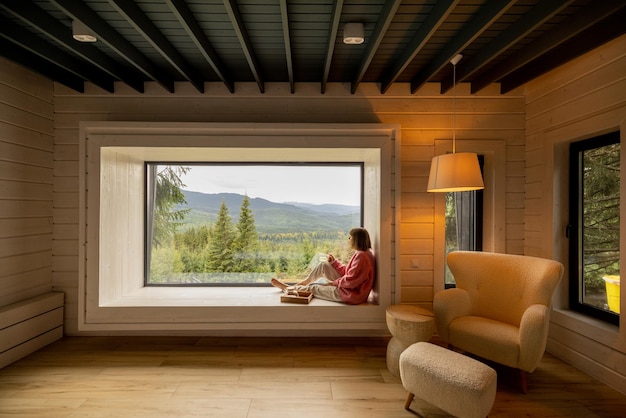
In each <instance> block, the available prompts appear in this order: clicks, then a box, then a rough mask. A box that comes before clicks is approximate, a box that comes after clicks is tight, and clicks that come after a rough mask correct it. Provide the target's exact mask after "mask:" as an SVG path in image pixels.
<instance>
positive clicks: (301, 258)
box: [145, 162, 363, 286]
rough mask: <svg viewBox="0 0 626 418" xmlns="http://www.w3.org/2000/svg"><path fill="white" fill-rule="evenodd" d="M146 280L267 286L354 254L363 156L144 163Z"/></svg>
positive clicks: (152, 282)
mask: <svg viewBox="0 0 626 418" xmlns="http://www.w3.org/2000/svg"><path fill="white" fill-rule="evenodd" d="M146 196H147V201H146V223H145V225H146V268H145V270H146V271H145V277H146V280H145V284H146V285H153V286H164V285H175V286H193V285H196V286H211V285H213V286H215V285H217V286H264V285H268V284H269V282H270V279H271V278H272V277H277V278H280V279H286V278H288V279H300V278H304V276H305V275H306V273H307V268H308V267H309V265H310V264H311V263H314V262H315V261H316V260H319V258H320V257H322V255H323V254H328V253H332V254H333V255H334V256H335V257H336V258H337V259H339V260H340V261H342V262H347V261H348V260H349V258H350V256H351V255H352V252H351V249H350V246H349V242H348V240H347V237H348V233H349V231H350V229H351V228H354V227H357V226H362V223H363V209H362V207H363V197H362V196H363V164H362V163H319V164H318V163H302V164H299V163H293V164H290V163H276V164H273V163H272V164H268V163H258V164H255V163H241V164H238V163H211V164H199V163H188V164H186V163H175V164H174V163H156V162H154V163H147V164H146Z"/></svg>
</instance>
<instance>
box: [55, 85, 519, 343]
mask: <svg viewBox="0 0 626 418" xmlns="http://www.w3.org/2000/svg"><path fill="white" fill-rule="evenodd" d="M56 87H57V88H56V90H55V180H54V182H55V198H54V199H55V212H54V216H55V235H54V266H55V269H54V283H55V287H58V288H60V289H63V290H64V291H65V292H66V332H68V333H70V334H76V333H77V329H76V326H77V325H76V324H77V322H76V321H77V319H76V311H77V302H78V301H77V286H78V284H77V266H78V260H77V258H76V254H75V253H74V251H75V250H76V249H77V248H78V241H77V238H78V233H77V225H76V223H75V220H76V219H77V217H78V212H77V211H78V189H77V184H78V177H77V175H78V161H77V156H78V129H79V123H80V122H81V121H169V122H180V121H188V122H273V123H280V122H302V123H311V122H320V123H333V122H341V123H394V124H400V125H401V126H402V151H401V152H402V185H401V187H402V224H401V236H400V240H401V256H400V259H399V260H397V262H400V263H401V270H402V271H401V282H402V283H401V291H402V302H406V303H415V304H420V305H423V306H426V307H430V306H431V305H432V296H433V245H434V244H433V240H434V228H433V225H434V223H433V215H434V213H433V211H434V203H433V202H434V200H433V195H432V194H429V193H426V191H425V189H426V183H427V176H428V170H429V166H430V160H431V158H432V157H433V153H434V140H435V139H450V138H451V136H452V134H451V126H452V96H451V94H450V93H448V94H447V95H446V96H441V95H440V94H439V85H438V84H432V85H427V86H425V87H424V88H423V89H422V90H420V91H419V92H418V93H417V94H415V95H411V94H410V92H409V86H408V85H398V86H395V87H394V89H395V90H394V89H392V90H391V91H390V92H388V93H386V94H385V95H380V93H379V91H378V89H377V86H374V85H367V84H365V85H363V86H362V88H361V89H360V90H359V91H358V92H357V93H356V94H354V95H353V94H350V91H349V86H347V85H341V84H334V85H330V86H329V88H328V89H327V92H326V94H324V95H321V94H320V93H319V86H318V85H316V84H310V85H309V84H302V85H300V84H298V85H296V93H295V94H291V93H290V92H289V90H288V86H286V85H277V84H274V85H273V84H271V83H268V86H267V88H266V93H265V94H260V93H259V92H258V89H257V87H256V85H255V84H254V83H251V84H249V85H248V84H242V85H237V91H236V93H235V94H230V93H228V92H227V91H225V89H224V88H223V87H221V86H220V85H219V84H215V85H214V84H208V85H207V89H206V92H205V94H200V93H197V92H196V91H195V90H194V89H193V88H192V87H190V86H189V85H187V84H185V83H181V84H177V86H176V93H175V94H170V93H167V92H165V91H164V90H162V89H161V88H160V87H159V86H158V85H155V84H148V85H147V87H146V92H145V93H144V94H139V93H136V92H135V91H133V90H132V89H130V88H128V87H127V86H125V85H122V84H120V85H116V92H115V94H109V93H105V92H102V91H100V90H98V89H97V88H96V87H94V86H91V85H88V86H87V90H86V93H85V94H79V93H76V92H74V91H71V90H69V89H66V88H63V87H62V86H56ZM457 138H458V140H463V139H504V140H506V144H507V149H506V155H507V167H506V176H507V187H510V190H508V191H507V198H506V208H505V209H504V210H505V211H506V217H507V228H506V243H507V244H506V245H507V251H508V252H512V253H521V252H522V251H523V241H524V237H523V204H524V198H523V196H524V190H523V176H524V161H523V160H524V99H523V97H522V96H520V95H519V93H517V94H516V93H511V94H509V95H506V96H500V95H499V89H498V88H497V86H493V88H490V89H486V90H485V91H484V92H482V93H481V94H480V95H475V96H471V95H470V94H469V86H466V85H461V86H459V87H457ZM414 259H416V260H418V263H417V265H418V267H417V268H415V267H413V262H412V260H414Z"/></svg>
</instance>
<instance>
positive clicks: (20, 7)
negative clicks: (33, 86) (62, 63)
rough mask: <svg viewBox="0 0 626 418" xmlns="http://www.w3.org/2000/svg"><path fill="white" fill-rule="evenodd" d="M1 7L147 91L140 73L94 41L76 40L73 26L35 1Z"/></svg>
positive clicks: (12, 0) (8, 0)
mask: <svg viewBox="0 0 626 418" xmlns="http://www.w3.org/2000/svg"><path fill="white" fill-rule="evenodd" d="M0 8H3V9H4V10H6V11H7V12H9V13H11V14H12V15H13V16H15V17H17V18H18V19H20V20H21V21H23V22H24V23H26V24H28V25H30V26H32V27H35V28H37V29H39V30H40V31H42V32H43V33H45V34H46V35H47V36H49V37H50V38H52V39H54V40H55V41H57V42H58V43H60V44H61V45H63V46H64V47H65V48H67V49H68V50H69V51H71V52H73V53H74V54H76V55H78V56H80V57H81V58H83V59H84V60H86V61H88V62H89V63H91V64H92V65H94V66H96V67H98V68H100V69H101V70H102V71H104V72H106V73H108V74H109V75H110V76H112V77H113V78H115V79H118V80H121V81H123V82H124V83H126V84H128V85H129V86H130V87H132V88H133V89H135V90H137V91H138V92H140V93H143V91H144V89H143V87H144V86H143V80H141V78H140V77H139V76H138V75H137V76H135V75H133V74H132V72H131V71H129V69H128V68H124V67H123V66H121V65H120V64H118V63H117V62H115V61H113V60H112V59H111V58H109V57H108V56H107V55H105V54H104V53H103V52H102V51H100V50H99V49H98V48H96V47H95V46H93V45H92V44H90V43H82V42H78V41H76V40H75V39H73V38H72V31H71V29H69V28H68V27H67V26H65V25H63V24H62V23H60V22H59V21H58V20H56V19H54V18H53V17H52V16H51V15H49V14H48V13H46V12H45V11H43V10H42V9H41V8H40V7H39V6H38V5H37V4H35V3H33V2H32V1H30V0H4V1H3V2H2V3H0Z"/></svg>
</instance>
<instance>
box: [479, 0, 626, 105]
mask: <svg viewBox="0 0 626 418" xmlns="http://www.w3.org/2000/svg"><path fill="white" fill-rule="evenodd" d="M624 6H626V3H624V1H623V0H603V1H600V2H593V3H592V4H590V5H589V6H588V7H585V8H583V9H581V10H580V11H578V12H576V13H575V14H574V15H572V16H570V17H569V18H568V19H565V20H564V21H563V22H562V23H560V24H559V25H558V26H557V27H555V28H554V29H552V30H551V31H549V32H548V33H546V34H545V35H543V36H541V37H540V38H539V39H537V40H535V41H534V42H531V43H530V44H529V45H528V46H526V47H524V48H522V49H521V50H520V51H517V52H516V53H515V54H514V55H513V56H512V57H510V58H509V59H508V60H506V61H504V62H501V63H499V64H498V65H497V66H496V67H495V68H493V69H492V70H490V71H489V72H487V73H485V74H482V75H481V76H480V77H478V78H476V79H475V80H473V81H472V87H471V91H472V93H476V92H478V91H480V90H482V89H484V88H485V87H487V86H488V85H490V84H491V83H494V82H496V81H499V80H501V79H502V78H504V77H506V76H507V75H509V74H511V73H513V72H514V71H516V70H519V69H520V68H522V67H523V66H525V65H526V64H528V63H530V62H531V61H533V60H535V59H537V58H538V57H540V56H541V55H543V54H545V53H546V52H548V51H550V50H551V49H553V48H556V47H557V46H558V45H560V44H562V43H564V42H566V41H567V40H568V39H570V38H572V37H574V36H576V35H577V34H579V33H581V32H583V31H584V30H586V29H588V28H589V27H591V26H593V25H594V24H596V23H597V22H599V21H601V20H602V19H604V18H606V17H607V16H609V15H611V14H612V13H615V12H617V11H619V10H620V9H621V8H623V7H624Z"/></svg>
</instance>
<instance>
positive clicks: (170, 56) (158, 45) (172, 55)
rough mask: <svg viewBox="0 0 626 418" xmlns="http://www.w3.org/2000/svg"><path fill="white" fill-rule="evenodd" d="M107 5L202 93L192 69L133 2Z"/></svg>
mask: <svg viewBox="0 0 626 418" xmlns="http://www.w3.org/2000/svg"><path fill="white" fill-rule="evenodd" d="M109 3H110V4H111V5H112V6H113V7H114V8H115V10H117V11H118V12H119V13H120V14H121V15H122V16H124V18H125V19H126V20H127V21H128V22H129V23H130V24H131V25H132V26H133V27H134V28H135V29H136V30H137V32H139V33H140V34H141V35H142V36H143V37H144V38H145V40H146V41H148V42H149V43H150V45H152V47H153V48H154V49H156V50H157V51H158V52H159V54H161V55H162V56H163V58H165V59H166V60H167V62H169V63H170V65H171V66H172V67H174V69H176V71H178V72H179V73H180V75H182V76H183V77H184V78H185V79H186V80H187V81H189V82H190V83H191V84H192V85H193V86H194V87H195V88H196V89H197V90H198V91H199V92H200V93H204V81H203V79H202V77H200V75H199V74H198V73H197V72H196V70H195V69H194V68H192V67H191V66H190V65H189V64H188V63H187V61H186V60H185V58H183V56H182V55H181V54H180V52H178V50H177V49H176V48H175V47H174V45H172V43H171V42H170V41H169V39H167V38H166V37H165V35H163V34H162V33H161V31H160V30H159V28H157V27H156V25H155V24H154V23H153V22H152V21H151V20H150V19H149V18H148V16H146V14H145V13H144V12H143V11H142V10H141V8H139V6H137V4H136V3H135V2H131V1H126V0H109Z"/></svg>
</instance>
